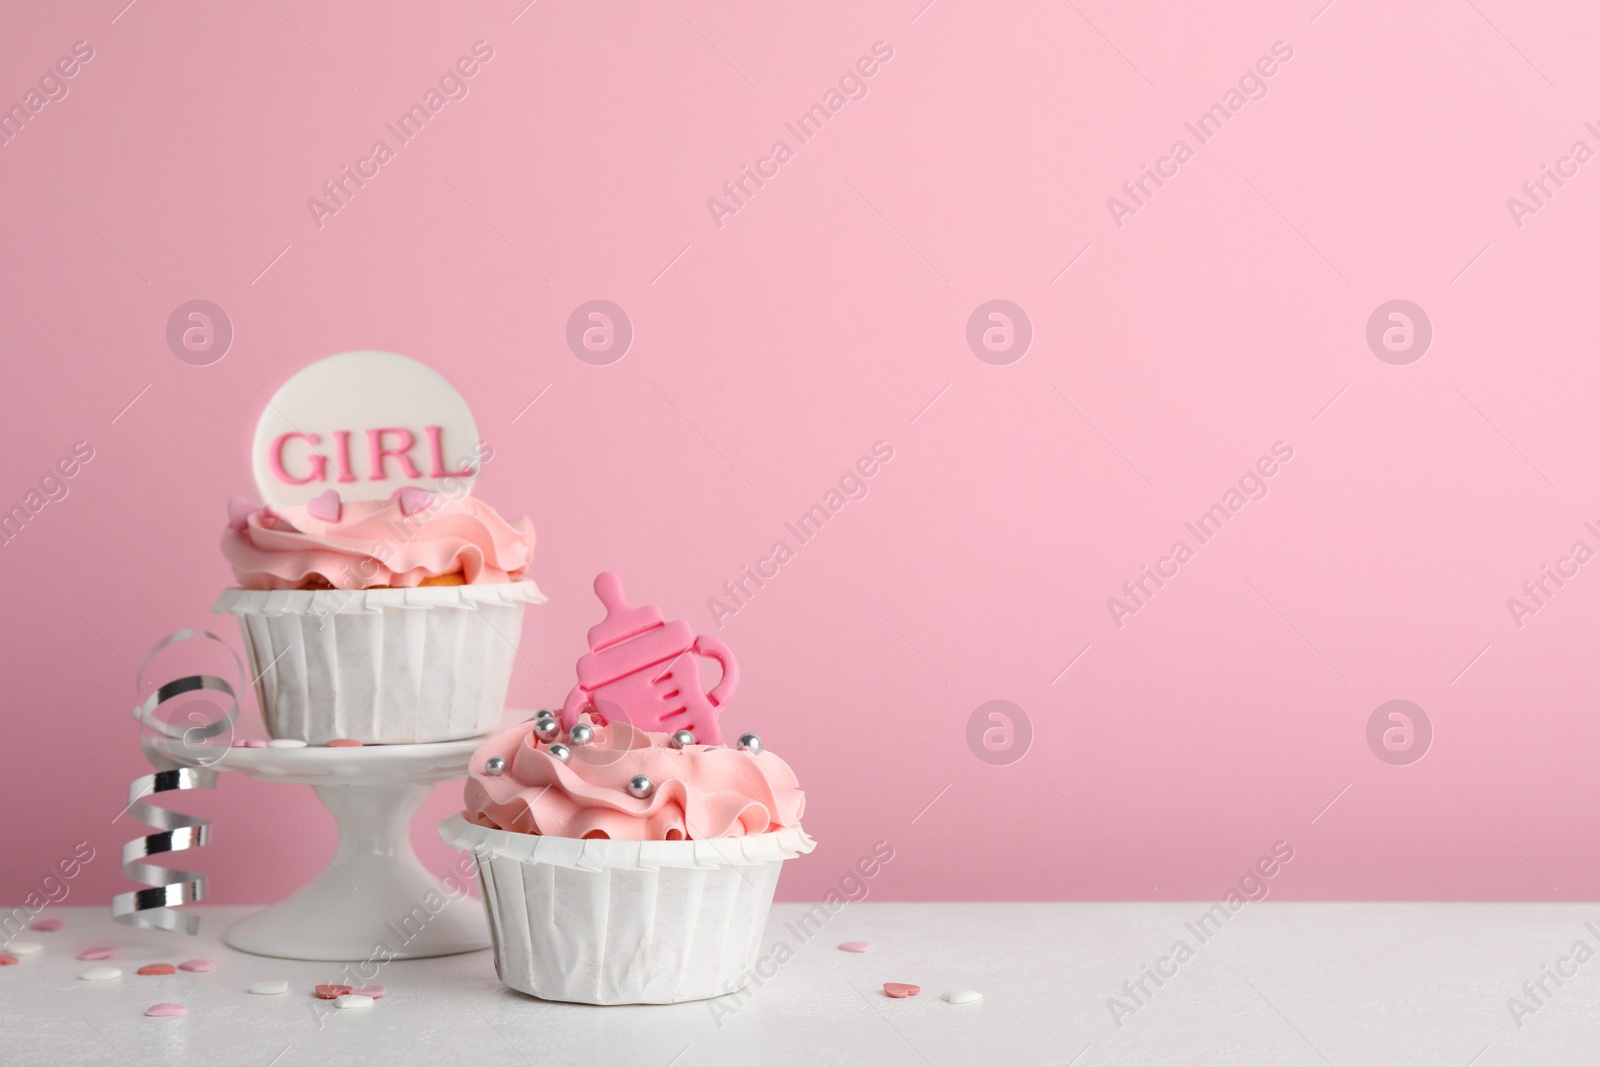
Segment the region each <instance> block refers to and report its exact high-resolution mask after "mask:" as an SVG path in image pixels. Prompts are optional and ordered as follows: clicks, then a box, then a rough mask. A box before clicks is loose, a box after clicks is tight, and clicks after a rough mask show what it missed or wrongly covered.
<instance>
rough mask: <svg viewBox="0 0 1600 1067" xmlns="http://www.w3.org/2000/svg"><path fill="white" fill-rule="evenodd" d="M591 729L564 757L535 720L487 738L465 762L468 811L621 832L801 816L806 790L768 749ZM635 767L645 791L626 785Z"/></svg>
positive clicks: (504, 823) (767, 827)
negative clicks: (498, 765) (491, 763)
mask: <svg viewBox="0 0 1600 1067" xmlns="http://www.w3.org/2000/svg"><path fill="white" fill-rule="evenodd" d="M594 732H595V739H594V741H593V742H592V743H590V744H588V745H583V746H580V747H575V748H573V749H572V754H571V756H570V757H569V759H568V761H567V762H565V763H563V762H561V761H560V760H558V759H556V758H555V757H554V756H552V755H550V752H549V749H550V746H549V745H548V744H545V743H543V742H541V741H540V740H539V739H538V738H537V737H536V736H535V735H534V733H533V724H532V722H525V723H522V724H521V725H519V726H515V727H512V728H511V729H509V730H506V731H503V732H501V733H499V734H496V735H495V736H494V737H491V738H490V739H489V740H488V741H485V742H484V743H483V745H482V746H481V747H480V748H479V749H478V751H477V752H475V753H474V754H473V756H472V765H471V767H470V768H469V770H468V775H467V786H466V809H467V810H466V814H467V818H469V819H471V820H472V821H473V822H476V823H478V824H479V825H482V826H488V827H491V828H494V829H499V830H512V831H515V832H518V833H525V834H544V835H546V836H548V837H578V838H581V837H605V838H612V839H615V840H620V841H682V840H686V839H687V840H694V841H703V840H711V839H716V838H724V837H743V836H747V835H752V834H764V833H768V832H770V831H774V830H778V829H782V828H784V827H790V826H799V825H800V816H801V815H802V814H803V813H804V811H805V806H806V797H805V794H804V793H802V792H801V791H800V788H799V783H798V782H797V781H796V780H795V776H794V771H792V770H790V769H789V765H788V764H787V763H785V762H784V761H783V760H781V759H779V758H778V757H777V756H775V755H773V754H772V753H770V752H765V751H763V752H761V753H760V754H759V755H754V756H752V755H750V754H749V753H748V752H742V751H740V750H738V749H735V748H726V747H721V746H717V745H690V746H688V747H687V748H682V749H677V748H673V747H671V745H670V744H669V743H668V738H669V736H670V735H668V734H664V733H659V734H658V733H647V732H646V731H644V730H638V729H635V728H634V727H632V726H629V725H628V724H627V723H623V722H612V723H610V724H609V725H607V726H596V727H595V728H594ZM558 740H559V739H558ZM494 756H499V757H500V758H502V759H504V760H505V761H506V770H505V773H503V774H499V775H489V774H485V773H484V770H483V768H484V763H485V761H487V760H488V759H490V758H491V757H494ZM636 774H642V775H645V776H646V777H648V778H649V779H650V781H651V782H652V783H654V785H655V791H654V792H653V793H652V794H651V795H650V796H649V797H646V798H643V799H641V798H638V797H635V796H633V795H631V794H630V793H629V792H628V782H629V780H630V779H631V778H633V776H634V775H636Z"/></svg>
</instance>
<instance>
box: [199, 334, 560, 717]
mask: <svg viewBox="0 0 1600 1067" xmlns="http://www.w3.org/2000/svg"><path fill="white" fill-rule="evenodd" d="M492 455H493V452H492V449H490V448H489V446H488V445H487V444H486V443H485V442H483V441H482V440H481V439H480V438H479V436H478V429H477V424H476V422H475V421H474V420H473V417H472V412H471V411H470V409H468V407H467V405H466V402H465V401H464V400H463V399H462V398H461V396H460V394H459V393H457V392H456V391H455V389H454V388H453V387H452V386H451V385H450V383H449V382H448V381H446V380H445V379H444V377H443V376H442V375H440V374H439V373H438V372H436V371H434V370H432V369H431V368H429V367H427V366H425V365H423V364H421V363H418V362H417V361H415V360H412V359H408V358H406V357H405V356H399V355H395V354H393V353H390V352H346V353H344V354H343V355H338V356H331V357H329V358H327V359H324V360H320V361H318V362H316V363H313V364H311V365H310V366H308V367H306V368H305V369H303V370H302V371H300V372H299V373H298V374H296V375H295V376H294V377H292V378H291V379H290V380H289V381H288V382H287V383H285V384H284V386H283V387H282V388H281V389H279V390H278V392H277V393H276V394H275V395H274V396H273V398H272V400H271V401H270V402H269V403H268V404H267V407H266V409H265V411H263V413H262V415H261V418H260V421H259V422H258V424H257V426H256V431H255V439H254V445H253V448H252V466H253V468H254V474H255V481H256V488H257V491H258V492H259V493H260V496H261V502H260V503H258V502H255V501H252V500H248V499H246V498H243V497H235V498H234V499H233V500H231V501H230V502H229V505H228V524H227V527H226V528H225V529H224V530H223V533H222V552H223V555H224V556H225V557H226V558H227V560H228V562H229V564H230V565H231V566H232V568H233V572H234V577H235V580H236V582H237V586H236V588H232V589H228V590H226V591H225V592H224V593H223V595H222V596H221V598H220V599H219V600H218V601H217V603H216V604H215V605H213V608H212V610H214V611H217V612H219V613H226V614H230V615H233V616H235V617H236V618H237V619H238V620H239V628H240V631H241V632H242V634H243V637H244V644H245V650H246V653H247V655H248V656H249V659H250V666H251V675H252V677H254V678H255V679H256V682H255V687H256V695H257V697H258V700H259V703H260V706H261V711H262V717H263V719H264V720H265V722H266V727H267V732H268V733H269V734H270V735H271V736H272V737H273V738H276V739H286V740H299V741H304V742H306V743H308V744H313V745H323V744H327V743H328V742H329V741H333V740H340V741H361V742H364V743H367V744H414V743H425V742H435V741H448V740H455V739H460V738H468V737H475V736H480V735H483V734H486V733H488V732H490V731H491V730H493V729H494V728H495V727H496V726H497V725H498V724H499V721H500V716H501V713H502V710H503V708H504V705H505V697H506V690H507V687H508V686H509V683H510V677H511V667H512V665H513V663H514V660H515V657H516V655H517V641H518V639H519V637H520V634H521V626H522V614H523V610H524V607H525V605H527V604H538V603H542V602H543V601H544V597H543V595H542V594H540V592H539V588H538V586H537V585H535V584H534V583H533V581H531V580H530V579H528V577H527V572H528V568H529V565H530V563H531V561H532V556H533V543H534V532H533V526H532V524H530V523H529V522H528V520H527V519H517V520H514V521H507V520H505V519H503V518H501V517H500V515H499V514H497V513H496V512H495V510H494V509H493V508H491V507H489V506H488V505H487V504H484V503H482V502H481V501H479V500H476V499H474V498H473V496H472V488H473V483H474V481H475V480H476V478H477V475H478V472H479V470H480V469H481V466H482V464H483V462H485V461H486V460H488V459H490V458H492Z"/></svg>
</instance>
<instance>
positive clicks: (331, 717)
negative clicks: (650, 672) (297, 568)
mask: <svg viewBox="0 0 1600 1067" xmlns="http://www.w3.org/2000/svg"><path fill="white" fill-rule="evenodd" d="M543 602H544V596H543V594H541V593H540V592H539V587H538V586H536V585H535V584H534V583H533V582H510V583H501V584H495V585H458V586H429V587H427V588H421V589H366V590H341V589H330V590H304V589H292V590H271V591H267V590H252V589H229V590H226V591H225V592H224V593H223V594H222V596H221V598H220V599H218V601H217V602H216V603H215V604H213V605H212V608H211V610H212V611H214V612H217V613H219V614H228V615H234V616H237V617H238V620H239V630H240V632H241V633H242V634H243V635H244V646H245V652H246V654H247V655H248V656H249V658H250V671H251V674H252V675H253V676H255V677H256V679H257V681H256V683H255V688H256V697H257V699H258V701H259V703H260V706H261V714H262V718H263V719H265V720H266V726H267V733H268V734H269V735H271V736H272V737H275V738H294V739H297V740H301V741H305V742H306V743H307V744H312V745H322V744H326V743H327V742H329V741H332V740H335V739H338V738H348V739H350V740H353V741H363V742H366V743H368V744H379V745H393V744H417V743H421V742H428V741H453V740H458V739H460V738H467V737H478V736H480V735H483V734H487V733H490V732H492V731H493V730H494V729H495V727H496V726H498V725H499V723H500V715H501V712H502V711H503V710H504V707H505V700H506V689H507V687H508V686H509V685H510V682H511V667H512V664H513V662H514V661H515V658H516V654H517V642H518V640H519V639H520V637H521V635H522V612H523V608H524V606H525V605H527V604H542V603H543Z"/></svg>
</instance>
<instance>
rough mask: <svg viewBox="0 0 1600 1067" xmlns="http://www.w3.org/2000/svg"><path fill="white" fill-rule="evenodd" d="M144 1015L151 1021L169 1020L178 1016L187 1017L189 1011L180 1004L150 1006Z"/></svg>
mask: <svg viewBox="0 0 1600 1067" xmlns="http://www.w3.org/2000/svg"><path fill="white" fill-rule="evenodd" d="M145 1014H146V1015H148V1016H150V1018H152V1019H171V1018H176V1017H177V1016H179V1015H188V1014H189V1009H188V1008H186V1007H184V1006H183V1005H182V1004H152V1005H150V1010H149V1011H147V1012H145Z"/></svg>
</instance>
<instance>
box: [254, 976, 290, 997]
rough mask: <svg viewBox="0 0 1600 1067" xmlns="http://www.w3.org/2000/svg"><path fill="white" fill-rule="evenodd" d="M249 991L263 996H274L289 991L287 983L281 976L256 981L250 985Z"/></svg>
mask: <svg viewBox="0 0 1600 1067" xmlns="http://www.w3.org/2000/svg"><path fill="white" fill-rule="evenodd" d="M250 992H252V993H258V994H260V995H261V996H264V997H275V996H277V995H278V994H279V993H287V992H289V983H288V982H285V981H284V980H283V979H281V978H280V979H277V980H274V981H267V982H257V983H256V984H255V985H253V986H251V987H250Z"/></svg>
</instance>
